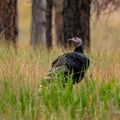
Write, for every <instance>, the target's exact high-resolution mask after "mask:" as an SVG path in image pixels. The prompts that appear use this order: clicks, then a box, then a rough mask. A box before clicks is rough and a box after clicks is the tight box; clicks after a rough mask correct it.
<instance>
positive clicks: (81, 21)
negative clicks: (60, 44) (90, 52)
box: [64, 0, 90, 49]
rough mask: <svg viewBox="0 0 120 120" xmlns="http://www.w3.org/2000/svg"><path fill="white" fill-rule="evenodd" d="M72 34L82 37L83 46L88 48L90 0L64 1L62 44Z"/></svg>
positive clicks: (65, 42)
mask: <svg viewBox="0 0 120 120" xmlns="http://www.w3.org/2000/svg"><path fill="white" fill-rule="evenodd" d="M73 36H76V37H80V38H82V39H83V44H84V47H85V48H87V49H89V48H90V0H65V1H64V46H65V47H66V46H67V40H68V39H69V38H71V37H73Z"/></svg>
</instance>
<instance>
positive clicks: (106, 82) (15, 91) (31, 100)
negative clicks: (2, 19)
mask: <svg viewBox="0 0 120 120" xmlns="http://www.w3.org/2000/svg"><path fill="white" fill-rule="evenodd" d="M18 7H19V10H18V12H19V32H20V34H19V41H18V53H17V54H15V51H14V49H13V48H12V47H11V46H9V48H8V46H6V45H4V44H1V45H0V120H119V119H120V81H119V78H120V72H119V71H120V47H119V45H120V44H119V43H120V39H119V33H120V29H119V24H120V23H119V21H118V20H119V12H118V13H116V14H115V15H113V16H114V17H112V19H111V18H110V19H109V21H108V22H107V24H105V22H104V18H103V17H102V18H103V19H102V20H101V21H100V22H99V21H98V24H97V25H96V26H93V24H92V19H91V40H92V41H91V45H92V46H91V53H90V54H89V55H88V57H89V58H90V62H91V64H90V68H89V70H88V72H87V74H86V77H85V78H84V79H83V81H82V82H81V83H79V84H75V85H74V86H72V78H71V76H70V77H69V78H68V83H66V84H65V86H66V87H65V88H64V87H63V81H65V80H64V77H63V73H61V74H59V75H58V76H55V77H53V78H52V83H51V84H50V85H49V84H48V83H47V82H46V81H44V82H42V86H43V87H42V90H41V92H40V93H39V92H38V86H39V84H40V83H41V81H42V80H43V78H44V77H45V75H46V74H47V71H48V69H49V66H50V64H51V62H52V61H53V60H54V59H55V58H56V57H57V56H59V55H61V54H63V53H64V52H63V51H62V50H60V49H58V48H56V47H55V46H54V49H53V50H52V51H50V52H49V54H48V53H47V51H46V50H45V49H44V46H43V47H42V48H40V49H39V50H38V51H33V49H31V47H30V46H29V44H28V43H29V39H30V20H31V18H30V12H31V9H30V7H31V4H26V3H23V2H21V1H19V6H18ZM26 14H27V15H28V16H26ZM23 18H25V19H23ZM114 21H115V22H114Z"/></svg>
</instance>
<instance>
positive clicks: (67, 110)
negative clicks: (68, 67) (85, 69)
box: [0, 70, 120, 120]
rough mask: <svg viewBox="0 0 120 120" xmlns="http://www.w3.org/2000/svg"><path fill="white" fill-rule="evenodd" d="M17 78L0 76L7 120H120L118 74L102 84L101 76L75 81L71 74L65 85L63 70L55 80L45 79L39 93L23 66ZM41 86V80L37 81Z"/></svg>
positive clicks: (0, 102) (0, 105) (0, 109)
mask: <svg viewBox="0 0 120 120" xmlns="http://www.w3.org/2000/svg"><path fill="white" fill-rule="evenodd" d="M14 72H15V74H16V76H17V79H15V80H14V77H12V76H10V75H9V76H8V75H7V73H6V74H5V76H4V77H2V78H0V79H1V80H0V117H1V119H3V120H6V119H8V120H14V119H15V120H16V119H24V120H26V119H27V120H30V119H31V120H36V119H37V120H39V119H40V120H52V119H57V120H68V119H69V120H77V119H78V120H87V119H90V120H109V119H111V120H119V118H120V85H119V83H118V81H116V79H115V78H114V77H111V78H110V79H109V82H104V81H103V82H102V83H101V84H99V82H98V80H93V78H92V75H91V77H90V78H87V76H86V78H85V81H86V82H84V83H82V84H81V85H78V86H77V85H76V87H74V86H73V85H72V78H71V77H69V78H68V80H67V81H68V82H67V83H66V86H65V87H63V80H64V77H63V74H62V73H61V74H59V77H57V76H56V77H54V78H52V82H51V84H48V83H47V82H46V81H43V82H42V85H43V87H42V90H41V92H40V93H39V92H38V91H37V87H36V88H34V89H33V88H32V87H31V85H30V83H29V80H27V81H26V80H25V79H24V78H23V77H22V75H21V74H20V71H19V70H15V71H14ZM36 86H37V84H36Z"/></svg>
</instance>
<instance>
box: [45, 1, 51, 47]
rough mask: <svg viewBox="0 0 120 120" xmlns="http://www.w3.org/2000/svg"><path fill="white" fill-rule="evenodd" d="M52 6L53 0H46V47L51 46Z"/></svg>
mask: <svg viewBox="0 0 120 120" xmlns="http://www.w3.org/2000/svg"><path fill="white" fill-rule="evenodd" d="M52 8H53V1H52V0H47V11H46V12H47V13H46V44H47V48H48V49H50V48H52Z"/></svg>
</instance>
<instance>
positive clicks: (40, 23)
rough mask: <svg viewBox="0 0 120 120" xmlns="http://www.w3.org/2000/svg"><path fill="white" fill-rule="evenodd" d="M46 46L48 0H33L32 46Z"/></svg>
mask: <svg viewBox="0 0 120 120" xmlns="http://www.w3.org/2000/svg"><path fill="white" fill-rule="evenodd" d="M41 43H42V44H43V45H44V44H46V0H32V30H31V44H32V45H34V47H36V46H38V45H40V44H41Z"/></svg>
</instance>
